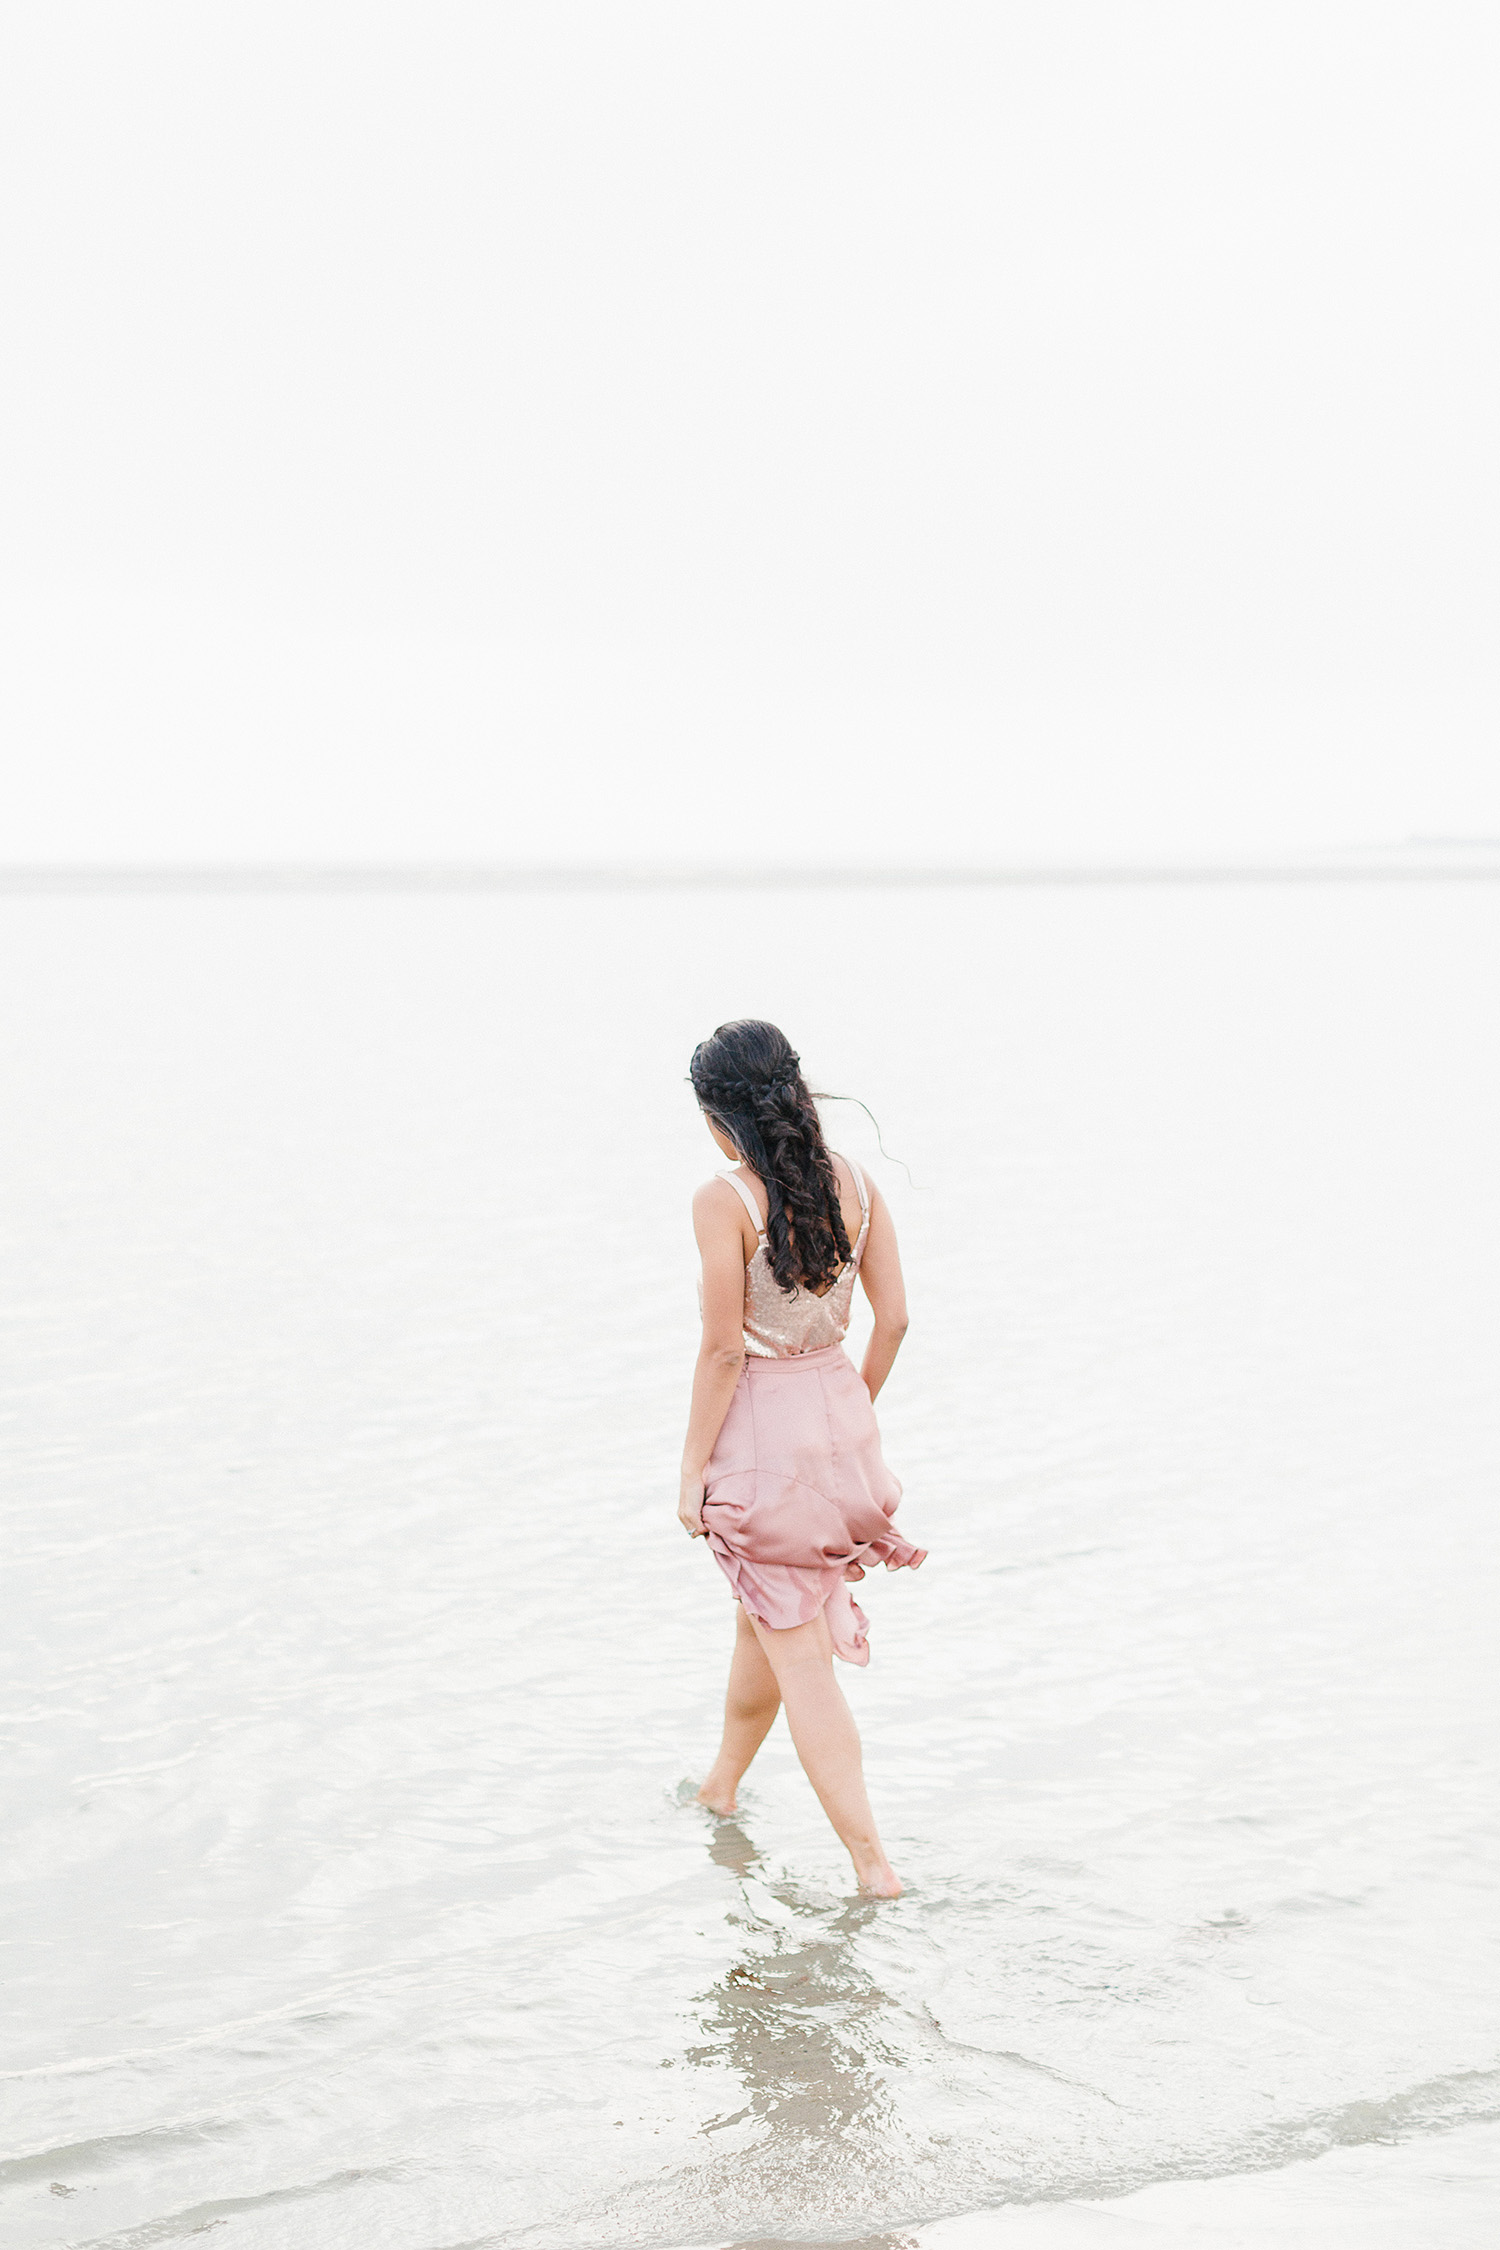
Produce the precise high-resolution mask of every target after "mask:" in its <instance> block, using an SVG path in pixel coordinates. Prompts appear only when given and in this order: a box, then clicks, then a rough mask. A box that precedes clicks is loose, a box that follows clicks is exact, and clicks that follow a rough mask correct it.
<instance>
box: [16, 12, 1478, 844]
mask: <svg viewBox="0 0 1500 2250" xmlns="http://www.w3.org/2000/svg"><path fill="white" fill-rule="evenodd" d="M5 23H6V29H5V35H4V53H3V56H0V113H3V114H0V167H3V177H0V214H3V226H4V231H5V246H4V264H3V272H0V292H3V301H4V306H5V318H6V323H7V327H8V329H9V338H8V342H7V345H6V350H5V353H4V358H3V370H0V448H3V453H4V478H5V495H4V502H3V507H0V579H3V590H4V593H5V609H6V643H7V646H6V651H5V656H4V665H3V677H0V703H3V722H4V735H5V779H4V787H3V797H0V814H3V823H4V834H3V838H0V858H3V859H4V860H7V861H12V862H14V861H28V860H80V859H81V860H111V861H152V860H186V861H193V860H205V859H207V860H263V859H274V860H307V859H329V858H331V859H337V860H346V861H360V860H371V859H375V860H392V859H417V860H447V859H466V860H473V859H487V860H515V861H538V860H541V861H552V860H579V859H582V860H599V859H606V860H607V859H626V860H633V861H641V860H647V861H671V862H679V863H680V862H684V861H690V860H693V859H695V858H703V859H709V860H714V861H726V860H730V861H745V860H770V861H781V860H803V861H809V860H816V861H826V860H828V859H830V858H832V859H839V860H847V861H850V862H862V863H871V862H877V863H878V862H890V861H905V862H911V861H963V862H972V861H985V862H1005V861H1012V860H1035V859H1048V858H1057V857H1068V858H1084V859H1100V858H1119V857H1125V858H1139V857H1141V856H1143V855H1144V856H1152V855H1158V854H1168V855H1172V856H1182V855H1192V854H1195V853H1201V852H1205V851H1208V852H1214V853H1226V852H1234V853H1245V854H1250V853H1254V852H1262V851H1267V850H1284V849H1305V848H1309V847H1320V846H1325V845H1339V844H1343V843H1348V842H1356V841H1359V840H1374V841H1381V840H1394V839H1399V838H1401V837H1404V836H1408V835H1413V834H1418V835H1420V834H1427V835H1460V834H1466V833H1484V834H1490V835H1494V834H1500V749H1497V742H1500V729H1497V719H1500V656H1497V648H1496V620H1497V616H1500V585H1497V575H1500V574H1497V568H1496V530H1495V526H1496V520H1497V500H1500V493H1497V483H1500V479H1497V475H1496V450H1497V420H1500V417H1497V413H1496V400H1497V398H1500V364H1497V362H1500V350H1497V339H1500V317H1497V296H1496V291H1497V284H1496V272H1497V267H1496V255H1495V253H1496V233H1497V226H1496V218H1497V208H1500V196H1497V187H1500V183H1497V177H1496V174H1497V168H1500V166H1497V147H1500V134H1497V131H1496V117H1497V114H1500V72H1497V68H1496V65H1497V59H1500V15H1497V12H1496V10H1495V9H1494V7H1493V6H1492V5H1454V4H1449V0H1421V4H1420V5H1416V4H1412V5H1382V4H1381V0H1358V4H1357V5H1356V4H1348V5H1345V4H1342V0H1338V4H1334V0H1293V4H1280V0H1256V4H1255V5H1253V6H1251V5H1248V4H1230V0H1183V4H1180V5H1164V4H1157V0H1141V4H1136V0H1123V4H1122V0H1099V4H1088V0H1019V4H1011V5H1007V4H1005V0H987V4H985V5H982V6H974V7H964V6H951V5H943V4H941V0H927V4H925V5H921V6H918V5H914V4H913V5H907V6H903V7H900V8H892V7H889V6H884V5H879V4H871V0H862V4H861V5H859V6H838V7H834V6H826V5H819V4H817V0H797V5H795V6H790V5H779V4H767V0H758V4H757V5H755V6H754V7H750V6H743V7H737V8H736V7H731V6H728V5H725V4H722V0H721V4H719V5H713V6H709V5H704V0H694V4H691V5H690V4H688V0H678V4H674V5H670V6H662V5H655V4H636V0H608V4H605V5H600V6H580V5H575V4H571V0H543V4H539V5H513V4H504V0H486V4H484V5H446V4H444V0H422V4H421V5H415V4H413V5H405V6H390V5H386V4H382V0H358V4H357V5H354V4H349V5H333V4H328V0H296V4H295V5H277V4H275V0H256V4H255V5H254V6H230V5H228V4H227V0H182V4H176V5H160V4H157V0H98V4H94V5H87V6H85V5H78V4H75V0H10V6H9V8H8V9H7V11H6V18H5Z"/></svg>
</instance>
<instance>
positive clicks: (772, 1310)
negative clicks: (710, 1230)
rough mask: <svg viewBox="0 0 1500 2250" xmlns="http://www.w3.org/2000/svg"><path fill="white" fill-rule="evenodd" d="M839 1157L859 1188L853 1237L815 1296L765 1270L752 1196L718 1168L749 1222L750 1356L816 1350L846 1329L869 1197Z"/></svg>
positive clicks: (860, 1178)
mask: <svg viewBox="0 0 1500 2250" xmlns="http://www.w3.org/2000/svg"><path fill="white" fill-rule="evenodd" d="M844 1162H845V1163H846V1164H847V1165H848V1166H849V1169H850V1171H851V1172H852V1173H853V1174H854V1184H855V1186H856V1187H857V1188H858V1189H859V1208H860V1214H861V1216H860V1227H859V1239H858V1241H857V1242H856V1243H855V1245H854V1247H853V1249H852V1250H851V1251H850V1253H849V1263H848V1264H847V1265H846V1266H845V1268H844V1270H843V1272H842V1273H841V1274H840V1275H839V1277H838V1280H837V1281H836V1282H835V1283H834V1285H833V1287H832V1288H831V1289H830V1290H828V1291H827V1292H826V1294H825V1295H823V1296H821V1297H820V1296H818V1295H817V1294H816V1292H815V1291H813V1290H811V1289H804V1288H803V1287H802V1286H801V1284H800V1283H799V1284H798V1286H797V1290H796V1294H795V1295H794V1296H791V1297H789V1296H788V1295H787V1293H786V1291H785V1290H784V1289H783V1288H782V1286H781V1284H780V1282H779V1281H778V1280H777V1279H776V1276H775V1274H774V1273H773V1272H772V1271H771V1259H770V1255H769V1252H768V1249H767V1245H766V1230H765V1228H764V1227H763V1226H762V1224H761V1217H760V1212H759V1210H758V1209H757V1208H756V1203H755V1198H754V1196H753V1195H752V1194H751V1193H750V1190H749V1189H748V1188H747V1187H746V1185H745V1183H744V1181H743V1180H742V1179H741V1178H740V1177H739V1175H738V1173H736V1172H721V1173H720V1174H719V1178H720V1179H721V1180H727V1181H728V1182H729V1185H730V1186H731V1187H732V1188H733V1189H734V1191H735V1193H736V1195H738V1196H739V1198H740V1200H741V1201H742V1202H743V1204H744V1206H745V1209H746V1210H747V1211H748V1212H749V1214H750V1221H751V1224H752V1226H753V1227H754V1228H755V1255H754V1257H753V1258H752V1259H751V1260H750V1263H749V1265H748V1266H746V1268H745V1351H746V1353H747V1355H748V1356H749V1357H750V1358H751V1359H795V1358H796V1357H797V1356H798V1355H799V1353H802V1352H820V1351H823V1350H825V1349H826V1348H827V1346H828V1345H829V1344H841V1343H842V1342H843V1341H844V1338H845V1337H846V1336H847V1335H848V1333H849V1315H850V1312H851V1311H852V1309H853V1305H854V1277H855V1275H856V1274H857V1273H858V1272H859V1261H860V1259H861V1258H862V1257H863V1256H864V1254H865V1241H866V1238H867V1236H868V1235H869V1232H870V1198H869V1195H868V1194H867V1193H866V1190H865V1176H864V1174H863V1172H861V1170H860V1168H859V1166H858V1165H857V1164H855V1163H853V1162H852V1161H851V1159H850V1158H849V1157H847V1156H846V1157H845V1158H844Z"/></svg>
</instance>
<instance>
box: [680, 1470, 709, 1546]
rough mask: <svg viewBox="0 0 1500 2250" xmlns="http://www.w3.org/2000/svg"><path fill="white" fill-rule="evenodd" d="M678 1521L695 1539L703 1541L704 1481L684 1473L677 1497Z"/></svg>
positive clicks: (704, 1536)
mask: <svg viewBox="0 0 1500 2250" xmlns="http://www.w3.org/2000/svg"><path fill="white" fill-rule="evenodd" d="M677 1521H678V1522H679V1523H680V1524H681V1525H682V1526H683V1528H684V1530H685V1531H686V1532H687V1533H688V1535H689V1536H690V1537H691V1538H693V1539H703V1538H706V1537H707V1534H706V1532H705V1530H704V1528H703V1479H702V1477H690V1476H688V1475H687V1473H686V1472H685V1471H684V1473H683V1479H682V1489H681V1491H680V1492H679V1493H678V1496H677Z"/></svg>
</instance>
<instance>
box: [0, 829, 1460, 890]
mask: <svg viewBox="0 0 1500 2250" xmlns="http://www.w3.org/2000/svg"><path fill="white" fill-rule="evenodd" d="M1388 848H1391V849H1393V850H1406V851H1414V850H1415V851H1421V850H1424V849H1425V850H1433V849H1437V850H1440V851H1447V852H1454V851H1459V850H1463V851H1471V852H1475V853H1484V852H1489V853H1493V854H1494V855H1495V856H1493V857H1489V858H1483V859H1479V858H1476V859H1470V860H1459V859H1422V860H1415V859H1408V860H1399V859H1392V860H1390V861H1381V860H1377V859H1349V860H1340V859H1329V858H1326V857H1324V858H1308V859H1305V860H1304V859H1297V858H1292V857H1287V858H1263V859H1253V860H1229V859H1210V858H1206V857H1205V858H1199V859H1193V860H1181V861H1176V860H1169V859H1162V860H1151V861H1128V860H1120V861H1088V860H1077V861H1054V862H1024V861H1018V862H1014V863H1011V864H1008V865H1006V864H1002V865H991V866H982V865H981V866H967V867H959V866H930V865H928V866H924V865H911V866H891V867H885V866H878V865H874V866H872V865H865V866H850V865H848V864H844V865H839V866H827V867H818V866H795V865H793V866H786V865H760V866H752V865H739V866H736V865H724V866H706V867H685V866H681V865H675V864H668V865H651V864H631V863H621V864H618V865H610V864H605V863H599V864H591V865H580V866H569V865H566V864H552V865H506V864H503V863H492V862H483V861H476V862H470V863H465V862H461V861H454V862H447V861H433V862H428V863H425V864H424V863H420V862H411V863H405V864H403V863H400V862H387V863H382V862H375V861H372V862H368V863H364V864H360V863H354V862H348V863H341V862H337V861H326V862H321V861H308V862H302V861H262V862H243V863H235V862H213V861H203V862H198V863H188V862H180V863H175V862H163V863H161V864H158V865H139V866H132V865H110V864H77V865H73V864H67V863H63V862H58V863H55V864H36V865H16V866H9V867H7V866H0V894H10V895H12V896H18V895H25V894H28V893H45V892H86V891H115V892H142V893H145V892H170V891H179V892H183V891H226V892H232V891H240V892H278V891H283V892H285V891H325V892H338V891H343V892H351V893H358V892H376V891H545V890H712V889H755V890H779V889H799V890H807V889H825V890H826V889H837V890H872V889H987V888H1006V887H1016V888H1025V887H1042V886H1047V885H1055V886H1065V885H1087V884H1131V883H1138V884H1172V883H1392V882H1395V883H1403V882H1405V883H1410V882H1476V881H1477V882H1486V881H1497V880H1500V849H1497V845H1496V843H1495V842H1493V841H1492V840H1491V839H1490V838H1488V837H1486V838H1483V839H1476V840H1474V841H1473V842H1464V841H1463V840H1461V839H1459V838H1453V839H1451V840H1450V839H1447V838H1444V839H1442V841H1441V842H1440V843H1438V842H1437V841H1436V840H1434V842H1433V843H1422V844H1413V845H1406V846H1397V847H1388Z"/></svg>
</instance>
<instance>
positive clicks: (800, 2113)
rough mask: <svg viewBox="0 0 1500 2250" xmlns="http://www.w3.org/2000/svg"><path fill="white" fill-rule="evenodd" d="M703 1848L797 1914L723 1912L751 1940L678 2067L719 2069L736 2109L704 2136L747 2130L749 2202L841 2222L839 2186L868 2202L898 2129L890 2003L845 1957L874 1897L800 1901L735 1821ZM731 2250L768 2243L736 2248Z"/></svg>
mask: <svg viewBox="0 0 1500 2250" xmlns="http://www.w3.org/2000/svg"><path fill="white" fill-rule="evenodd" d="M709 1851H710V1854H711V1856H712V1858H713V1860H714V1861H715V1863H716V1864H717V1865H718V1866H720V1867H723V1868H726V1869H727V1870H728V1871H729V1872H730V1873H731V1874H734V1875H737V1876H739V1877H740V1878H741V1879H742V1880H748V1879H750V1878H752V1877H753V1879H754V1881H755V1882H756V1884H757V1885H758V1886H759V1887H760V1888H761V1889H762V1890H763V1891H765V1892H767V1893H769V1895H770V1897H771V1898H773V1899H774V1900H775V1901H776V1902H777V1904H778V1905H780V1906H782V1907H784V1908H785V1909H787V1910H788V1912H789V1913H790V1914H791V1915H792V1916H793V1917H794V1920H793V1921H792V1922H791V1923H789V1924H783V1923H781V1922H779V1921H778V1922H774V1923H772V1922H768V1921H767V1920H765V1919H764V1918H761V1917H756V1916H754V1915H753V1908H752V1916H751V1917H747V1918H741V1917H739V1916H734V1917H732V1918H731V1919H732V1920H733V1921H734V1922H735V1923H736V1924H737V1925H738V1926H740V1927H743V1928H745V1929H746V1930H747V1931H748V1932H752V1933H753V1935H752V1936H751V1937H750V1939H749V1941H748V1942H747V1945H746V1947H745V1950H744V1951H743V1952H742V1954H741V1956H740V1958H739V1960H738V1961H736V1962H735V1964H734V1966H733V1967H732V1968H731V1969H729V1971H728V1972H727V1973H726V1975H724V1976H723V1977H722V1978H721V1979H720V1980H719V1982H718V1984H716V1985H715V1986H714V1987H713V1988H712V1990H711V1991H709V1992H707V1993H705V1994H704V1995H703V1996H702V2006H703V2011H704V2012H703V2015H702V2017H701V2021H702V2024H703V2028H704V2031H705V2032H706V2033H707V2034H708V2039H707V2042H706V2044H704V2045H702V2046H699V2047H694V2048H691V2049H690V2050H689V2051H688V2054H687V2057H686V2059H687V2060H688V2061H689V2062H694V2063H707V2064H718V2065H721V2066H724V2065H727V2066H728V2068H729V2069H731V2070H732V2071H734V2072H735V2074H736V2075H737V2077H738V2078H739V2080H740V2083H741V2085H742V2086H743V2088H744V2090H745V2101H744V2104H743V2106H742V2107H740V2108H738V2109H736V2110H733V2111H731V2112H729V2113H728V2114H726V2115H724V2116H722V2117H717V2118H714V2119H711V2120H710V2121H709V2123H708V2125H707V2127H706V2130H707V2131H708V2132H709V2133H717V2132H723V2131H726V2130H727V2129H729V2128H731V2127H736V2126H738V2127H741V2128H743V2127H745V2126H747V2125H749V2126H751V2127H752V2130H753V2132H754V2137H753V2139H752V2141H751V2143H750V2145H749V2146H746V2147H742V2149H741V2152H740V2154H739V2156H738V2158H737V2159H731V2160H730V2161H731V2163H732V2165H733V2168H734V2170H735V2171H736V2172H737V2173H739V2174H740V2175H741V2177H742V2178H743V2179H745V2184H746V2185H747V2186H748V2185H749V2184H750V2178H749V2176H753V2181H754V2191H755V2192H754V2196H753V2200H754V2201H755V2203H756V2204H757V2206H758V2207H759V2208H760V2209H761V2210H764V2209H765V2208H766V2202H765V2199H766V2198H767V2197H768V2196H769V2198H770V2200H771V2202H772V2204H773V2206H774V2205H776V2204H783V2208H784V2210H785V2214H786V2216H787V2217H788V2218H789V2219H795V2218H797V2217H798V2216H801V2217H802V2218H803V2219H804V2221H805V2218H806V2216H807V2214H808V2212H809V2210H810V2209H817V2210H819V2211H821V2212H823V2213H826V2214H827V2215H828V2217H829V2219H830V2221H831V2222H832V2223H834V2224H836V2223H837V2209H838V2205H839V2202H840V2200H841V2198H840V2195H839V2192H838V2191H839V2187H840V2185H841V2183H844V2182H847V2185H848V2189H849V2198H848V2201H849V2206H850V2209H851V2217H852V2216H853V2214H854V2213H855V2212H856V2211H857V2210H858V2206H859V2204H860V2202H861V2201H863V2200H864V2197H863V2196H862V2194H861V2189H862V2187H863V2186H864V2184H865V2183H866V2180H867V2175H868V2170H869V2162H870V2157H871V2155H872V2153H873V2151H874V2149H875V2147H876V2145H877V2143H878V2142H879V2140H880V2139H881V2138H882V2137H883V2136H885V2135H888V2134H892V2133H896V2132H898V2131H899V2127H898V2124H897V2120H896V2116H895V2111H894V2105H893V2102H892V2098H891V2090H890V2080H891V2072H892V2068H893V2066H896V2065H898V2064H899V2062H900V2060H901V2058H900V2056H899V2055H898V2054H897V2052H896V2051H895V2049H894V2048H893V2047H891V2045H890V2044H889V2042H888V2041H887V2040H886V2039H885V2038H884V2037H883V2036H882V2031H881V2022H880V2019H881V2015H882V2012H883V2011H884V2010H886V2009H887V2008H889V2006H890V2005H891V2003H890V2000H889V1998H888V1996H887V1995H886V1994H885V1993H884V1992H882V1991H881V1990H880V1989H879V1987H878V1986H877V1985H876V1984H875V1983H874V1982H873V1980H872V1979H871V1978H870V1976H869V1975H868V1974H867V1973H866V1972H865V1970H864V1969H862V1968H861V1967H860V1966H859V1964H858V1962H857V1961H856V1960H855V1957H854V1949H855V1941H856V1939H857V1938H858V1936H859V1935H860V1933H861V1932H862V1931H863V1930H865V1929H866V1928H867V1927H868V1926H869V1923H870V1920H871V1917H872V1916H873V1915H875V1914H877V1913H879V1912H880V1903H879V1902H878V1901H877V1900H874V1899H858V1900H846V1901H843V1902H841V1903H840V1904H838V1905H837V1906H835V1907H832V1908H830V1907H829V1906H828V1905H826V1904H817V1903H814V1902H813V1901H811V1900H809V1899H808V1898H806V1897H805V1896H804V1895H803V1893H802V1892H801V1891H800V1890H799V1889H798V1887H797V1885H796V1884H795V1883H790V1882H786V1881H780V1882H778V1881H775V1880H772V1879H770V1878H768V1877H767V1876H766V1875H765V1873H764V1872H763V1871H762V1862H761V1854H760V1852H759V1851H758V1850H757V1848H756V1846H755V1845H754V1844H753V1843H752V1842H751V1840H750V1838H749V1837H748V1836H747V1835H746V1833H745V1831H744V1829H743V1828H741V1827H740V1825H739V1824H738V1822H737V1821H734V1820H717V1821H716V1822H715V1824H714V1833H713V1837H712V1840H711V1842H710V1845H709ZM755 2128H758V2130H754V2129H755ZM810 2189H815V2192H814V2193H811V2194H810V2193H809V2190H810ZM783 2198H784V2199H785V2200H784V2203H783ZM747 2200H752V2198H749V2197H747ZM866 2208H868V2204H867V2203H866ZM778 2215H779V2214H778ZM855 2223H857V2220H856V2221H855ZM804 2239H805V2238H804ZM909 2242H910V2237H909V2236H907V2235H894V2234H881V2235H878V2236H877V2235H872V2236H867V2237H865V2238H864V2239H863V2240H862V2241H861V2242H853V2241H850V2240H849V2238H848V2237H843V2238H841V2250H907V2245H908V2244H909ZM737 2250H765V2245H764V2244H763V2243H752V2242H743V2243H742V2244H740V2245H737Z"/></svg>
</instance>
